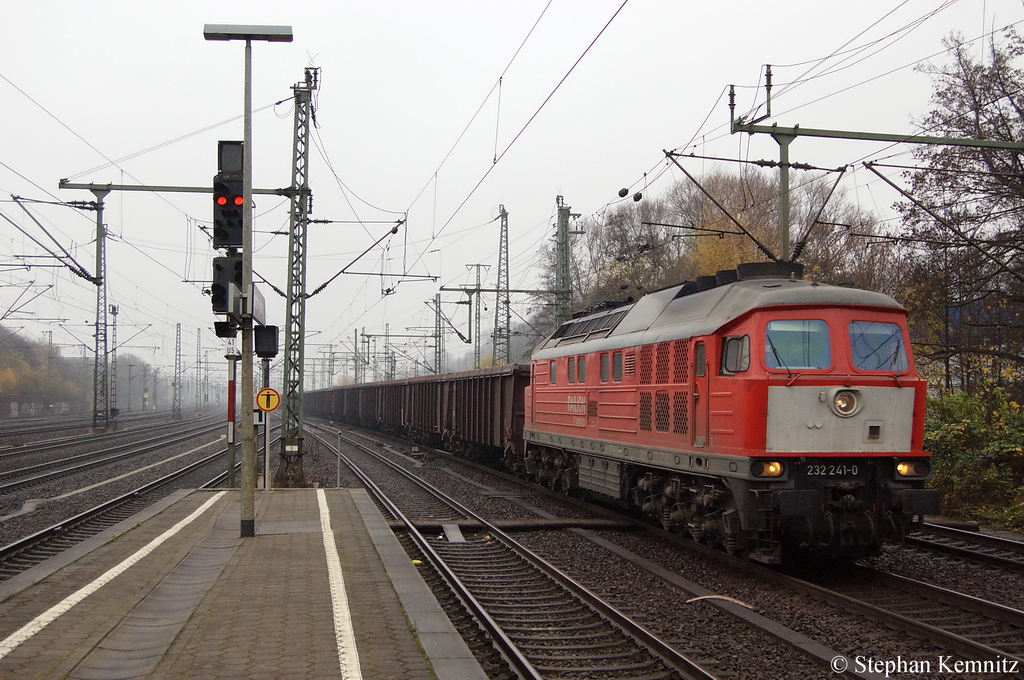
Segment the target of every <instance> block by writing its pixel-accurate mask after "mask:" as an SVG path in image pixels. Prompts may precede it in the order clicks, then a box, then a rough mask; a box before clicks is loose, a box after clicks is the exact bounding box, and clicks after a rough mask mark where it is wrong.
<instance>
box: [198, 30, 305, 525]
mask: <svg viewBox="0 0 1024 680" xmlns="http://www.w3.org/2000/svg"><path fill="white" fill-rule="evenodd" d="M203 37H204V38H206V40H244V41H245V80H244V87H243V91H244V105H243V113H244V120H245V123H244V135H243V140H242V146H243V148H244V150H245V153H243V154H242V156H243V159H242V307H241V319H240V321H241V323H240V324H239V328H240V329H241V331H242V385H241V392H242V395H243V399H245V403H246V404H247V405H248V403H249V402H250V401H251V400H252V394H253V389H252V388H253V337H252V148H253V147H252V43H253V41H254V40H262V41H267V42H291V41H292V27H291V26H239V25H233V24H206V25H205V26H204V27H203ZM239 429H240V430H241V435H242V492H241V496H242V498H241V500H242V518H241V536H242V538H248V537H252V536H255V535H256V505H255V491H256V467H255V466H256V433H255V429H254V427H253V414H252V409H251V408H249V407H248V406H247V407H246V408H243V409H242V422H241V427H240V428H239Z"/></svg>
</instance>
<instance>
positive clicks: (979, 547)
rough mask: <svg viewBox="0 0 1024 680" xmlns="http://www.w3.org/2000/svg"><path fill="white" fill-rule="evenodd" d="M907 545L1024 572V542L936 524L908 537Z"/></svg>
mask: <svg viewBox="0 0 1024 680" xmlns="http://www.w3.org/2000/svg"><path fill="white" fill-rule="evenodd" d="M907 545H909V546H912V547H914V548H918V549H920V550H927V551H930V552H935V553H941V554H944V555H950V556H952V557H957V558H961V559H964V560H969V561H972V562H979V563H982V564H987V565H990V566H994V567H999V568H1000V569H1006V570H1008V571H1015V572H1019V573H1024V543H1021V542H1019V541H1013V540H1010V539H1008V538H1000V537H998V536H990V535H987V534H981V533H978V532H975V531H964V530H962V529H954V528H952V527H944V526H939V525H937V524H925V526H924V530H923V531H920V532H917V533H915V534H911V535H910V536H908V537H907Z"/></svg>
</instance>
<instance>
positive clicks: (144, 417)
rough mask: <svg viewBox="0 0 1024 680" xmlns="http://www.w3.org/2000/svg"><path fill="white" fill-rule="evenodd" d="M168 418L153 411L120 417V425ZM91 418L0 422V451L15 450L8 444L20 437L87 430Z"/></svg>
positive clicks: (83, 416)
mask: <svg viewBox="0 0 1024 680" xmlns="http://www.w3.org/2000/svg"><path fill="white" fill-rule="evenodd" d="M168 416H169V414H168V412H167V411H154V412H148V413H145V414H141V413H140V414H139V415H133V416H124V415H122V416H121V417H120V420H119V423H120V424H121V425H126V424H129V423H131V424H136V423H139V422H146V421H152V420H156V419H164V418H167V417H168ZM92 422H93V416H92V414H91V413H88V414H76V415H70V416H38V417H32V418H16V419H12V420H4V421H0V436H2V437H3V439H4V441H5V442H8V444H6V445H2V446H0V450H6V449H9V448H16V446H11V445H10V444H9V442H11V441H13V440H17V439H19V438H21V437H29V436H34V435H40V434H48V433H53V432H62V431H66V430H87V429H89V428H91V427H92Z"/></svg>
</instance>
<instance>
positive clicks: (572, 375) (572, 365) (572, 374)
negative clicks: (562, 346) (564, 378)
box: [568, 357, 576, 383]
mask: <svg viewBox="0 0 1024 680" xmlns="http://www.w3.org/2000/svg"><path fill="white" fill-rule="evenodd" d="M568 374H569V382H570V383H574V382H576V357H569V370H568Z"/></svg>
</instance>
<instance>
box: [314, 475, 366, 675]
mask: <svg viewBox="0 0 1024 680" xmlns="http://www.w3.org/2000/svg"><path fill="white" fill-rule="evenodd" d="M316 499H317V503H319V505H320V529H321V531H322V532H323V536H324V552H325V553H327V576H328V578H329V579H330V583H331V605H332V606H333V607H334V636H335V638H336V639H337V643H338V662H339V663H340V664H341V677H342V678H345V679H346V680H362V677H363V673H362V670H361V669H360V668H359V650H358V649H357V648H356V636H355V633H354V631H353V630H352V617H351V615H350V613H349V608H348V594H347V593H346V592H345V577H344V575H342V573H341V559H340V558H339V557H338V548H337V545H336V544H335V542H334V531H333V530H332V529H331V511H330V509H329V508H328V507H327V494H326V493H324V490H323V489H317V490H316Z"/></svg>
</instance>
